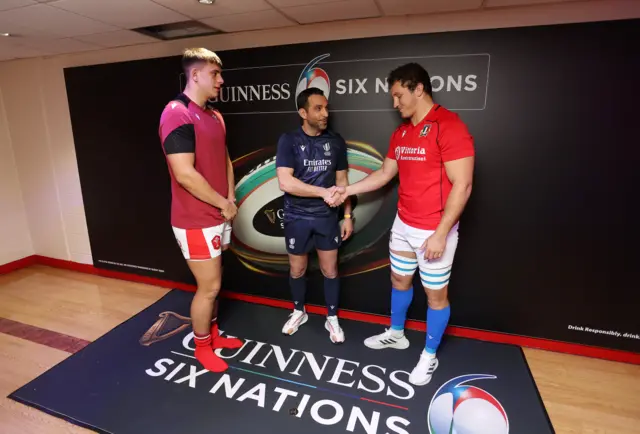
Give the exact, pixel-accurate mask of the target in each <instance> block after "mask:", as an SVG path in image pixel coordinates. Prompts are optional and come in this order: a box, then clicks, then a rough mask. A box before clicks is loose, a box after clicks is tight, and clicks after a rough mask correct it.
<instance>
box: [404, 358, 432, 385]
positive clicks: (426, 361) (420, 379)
mask: <svg viewBox="0 0 640 434" xmlns="http://www.w3.org/2000/svg"><path fill="white" fill-rule="evenodd" d="M436 369H438V359H437V358H436V356H435V354H428V353H427V352H426V351H425V350H422V352H421V353H420V360H418V364H417V365H416V366H415V368H413V371H411V374H409V383H411V384H413V385H414V386H424V385H425V384H429V382H430V381H431V376H432V375H433V373H434V372H435V370H436Z"/></svg>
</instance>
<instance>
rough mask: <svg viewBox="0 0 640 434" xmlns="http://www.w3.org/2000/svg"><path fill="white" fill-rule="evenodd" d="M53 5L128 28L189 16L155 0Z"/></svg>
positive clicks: (80, 0) (78, 0) (77, 0)
mask: <svg viewBox="0 0 640 434" xmlns="http://www.w3.org/2000/svg"><path fill="white" fill-rule="evenodd" d="M49 5H50V6H53V7H55V8H59V9H60V10H66V11H69V12H74V13H76V14H79V15H83V16H85V17H88V18H93V19H96V20H100V21H102V22H105V23H109V24H112V25H114V26H118V27H123V28H128V29H133V28H136V27H146V26H153V25H157V24H167V23H177V22H179V21H188V20H189V18H188V17H186V16H185V15H181V14H179V13H177V12H175V11H172V10H171V9H168V8H165V7H164V6H160V5H159V4H157V3H154V2H152V1H151V0H57V1H54V2H52V3H49ZM92 33H98V32H92Z"/></svg>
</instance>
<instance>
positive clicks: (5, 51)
mask: <svg viewBox="0 0 640 434" xmlns="http://www.w3.org/2000/svg"><path fill="white" fill-rule="evenodd" d="M46 54H47V53H46V52H44V51H40V50H36V49H34V48H29V47H24V46H20V45H19V44H17V43H15V42H5V41H4V40H3V41H2V42H0V60H8V59H20V58H27V57H38V56H44V55H46Z"/></svg>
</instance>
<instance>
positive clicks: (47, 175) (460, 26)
mask: <svg viewBox="0 0 640 434" xmlns="http://www.w3.org/2000/svg"><path fill="white" fill-rule="evenodd" d="M625 18H640V1H637V0H597V1H588V2H580V1H578V2H567V3H559V4H541V5H537V6H531V7H520V8H504V9H497V10H491V11H480V12H468V13H456V14H452V13H450V14H442V15H431V16H410V17H392V18H381V19H369V20H357V21H351V22H337V23H322V24H315V25H307V26H299V27H290V28H281V29H274V30H265V31H255V32H243V33H236V34H222V35H216V36H211V37H207V38H194V39H191V40H179V41H173V42H161V43H153V44H145V45H142V46H133V47H124V48H116V49H108V50H100V51H93V52H85V53H80V54H75V55H64V56H55V57H51V58H44V59H36V60H24V61H12V62H4V63H0V89H1V90H2V95H3V101H4V111H5V112H6V121H4V116H0V152H2V161H1V162H0V169H2V170H0V199H2V204H3V208H2V210H0V216H1V217H2V219H3V221H4V220H5V219H6V220H8V221H9V222H10V223H9V227H10V228H5V227H3V226H4V224H3V225H0V236H2V238H0V239H2V240H3V239H4V236H5V234H4V232H3V231H7V232H8V233H9V234H10V235H11V237H14V238H15V239H14V238H11V239H12V240H13V241H11V242H10V243H9V244H8V245H7V247H6V248H5V246H4V243H0V264H1V263H2V259H3V258H13V257H16V256H19V255H28V254H30V253H32V252H33V251H35V253H37V254H40V255H44V256H50V257H53V258H58V259H65V260H71V261H76V262H83V263H91V248H90V244H89V237H88V234H87V226H86V220H85V217H84V208H83V201H82V194H81V189H80V179H79V176H78V168H77V163H76V158H75V151H74V144H73V134H72V129H71V121H70V117H69V107H68V104H67V96H66V89H65V83H64V76H63V68H65V67H69V66H80V65H90V64H98V63H109V62H118V61H126V60H135V59H144V58H154V57H163V56H172V55H178V54H180V52H181V51H182V49H183V48H184V47H185V45H187V44H188V45H189V46H204V47H207V48H210V49H212V50H214V51H222V50H228V49H235V48H245V47H253V46H268V45H281V44H290V43H298V42H313V41H322V40H328V39H333V40H337V39H350V38H360V37H371V36H386V35H398V34H417V33H433V32H444V31H458V30H473V29H486V28H501V27H518V26H532V25H544V24H560V23H571V22H587V21H601V20H614V19H625ZM223 61H224V59H223ZM18 83H20V84H19V85H18ZM1 114H2V113H0V115H1ZM3 125H4V127H3ZM7 125H8V128H7ZM9 136H10V140H9V139H8V137H9ZM12 146H13V150H14V153H15V162H16V163H15V165H14V164H13V163H12V162H10V161H9V162H7V161H5V155H6V153H5V152H3V151H7V150H8V151H7V152H8V153H9V154H10V153H11V152H10V150H11V148H12ZM5 166H6V168H7V170H4V169H5ZM16 167H17V176H16ZM17 178H18V179H19V180H20V185H21V188H20V185H18V182H17ZM20 190H21V191H22V197H23V200H21V199H20V195H19V191H20ZM5 197H6V198H7V200H8V203H9V207H8V208H7V211H6V214H5V210H4V199H5ZM22 202H24V207H23V206H22ZM25 212H26V215H27V220H28V227H29V230H30V234H31V239H32V240H33V247H32V248H31V246H29V243H28V242H26V240H28V239H29V233H28V232H27V231H25V227H24V223H21V222H24V215H25ZM11 228H14V229H11ZM22 245H27V246H28V247H29V248H28V249H27V248H22V247H21V246H22ZM21 249H22V250H21Z"/></svg>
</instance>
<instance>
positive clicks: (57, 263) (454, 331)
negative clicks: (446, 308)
mask: <svg viewBox="0 0 640 434" xmlns="http://www.w3.org/2000/svg"><path fill="white" fill-rule="evenodd" d="M32 265H44V266H49V267H52V268H58V269H65V270H70V271H75V272H80V273H85V274H92V275H98V276H102V277H106V278H111V279H118V280H123V281H128V282H137V283H144V284H149V285H155V286H159V287H162V288H170V289H180V290H185V291H189V292H195V286H193V285H188V284H184V283H180V282H172V281H168V280H163V279H159V278H154V277H146V276H142V275H137V274H131V273H125V272H121V271H112V270H107V269H101V268H98V267H96V266H94V265H89V264H83V263H79V262H73V261H68V260H64V259H57V258H51V257H46V256H42V255H31V256H28V257H25V258H22V259H19V260H17V261H14V262H11V263H9V264H4V265H1V266H0V275H3V274H7V273H9V272H13V271H16V270H19V269H21V268H27V267H29V266H32ZM221 296H222V297H226V298H234V299H242V298H241V297H249V298H254V299H256V300H257V301H253V302H256V303H259V304H267V305H274V304H272V303H277V304H278V305H277V306H276V307H283V304H286V306H287V307H289V305H288V304H287V302H286V301H284V300H276V299H272V300H270V299H268V298H266V297H260V296H250V295H245V294H240V293H229V292H228V291H224V290H223V292H221ZM292 306H293V304H291V307H292ZM310 309H317V310H318V311H321V310H322V309H325V310H326V308H323V307H321V306H310ZM348 312H351V313H352V314H353V315H354V316H355V317H360V319H358V318H348V316H351V315H349V314H348ZM342 313H346V314H347V316H344V317H345V318H347V319H355V320H356V321H364V322H370V323H377V324H387V323H388V322H389V321H390V319H389V317H387V316H382V315H376V314H368V313H367V314H365V313H358V312H355V311H342ZM425 324H426V323H425V322H424V321H416V320H410V321H408V322H407V328H411V329H414V330H422V331H424V329H425ZM446 334H447V335H452V336H459V337H467V338H471V339H476V340H481V341H487V342H494V343H508V344H511V345H516V346H520V347H526V348H532V349H539V350H545V351H552V352H556V353H562V354H570V355H574V356H583V357H591V358H595V359H602V360H608V361H612V362H620V363H629V364H634V365H640V353H634V352H631V351H626V350H617V349H612V348H607V347H597V346H591V345H584V344H578V343H573V342H565V341H556V340H552V339H547V338H537V337H529V336H521V335H515V334H509V333H505V332H495V331H487V330H479V329H472V328H467V327H455V326H453V327H448V328H447V331H446Z"/></svg>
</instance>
